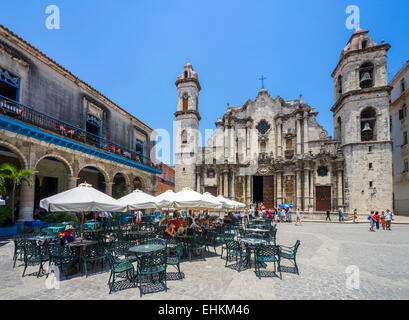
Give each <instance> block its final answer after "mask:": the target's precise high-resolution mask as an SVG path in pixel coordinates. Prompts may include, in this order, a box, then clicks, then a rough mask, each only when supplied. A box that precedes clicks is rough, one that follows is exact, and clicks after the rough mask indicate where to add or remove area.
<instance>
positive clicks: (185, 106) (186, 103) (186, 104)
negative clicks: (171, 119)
mask: <svg viewBox="0 0 409 320" xmlns="http://www.w3.org/2000/svg"><path fill="white" fill-rule="evenodd" d="M188 107H189V96H188V95H187V93H185V94H183V111H186V110H187V109H188Z"/></svg>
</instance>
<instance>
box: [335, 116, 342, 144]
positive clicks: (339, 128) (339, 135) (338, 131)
mask: <svg viewBox="0 0 409 320" xmlns="http://www.w3.org/2000/svg"><path fill="white" fill-rule="evenodd" d="M335 132H336V140H338V141H341V140H342V121H341V117H338V119H337V126H336V129H335Z"/></svg>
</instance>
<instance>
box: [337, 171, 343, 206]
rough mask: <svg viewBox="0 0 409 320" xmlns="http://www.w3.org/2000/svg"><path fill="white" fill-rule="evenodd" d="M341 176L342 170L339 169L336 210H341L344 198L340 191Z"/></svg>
mask: <svg viewBox="0 0 409 320" xmlns="http://www.w3.org/2000/svg"><path fill="white" fill-rule="evenodd" d="M342 174H343V170H342V168H341V167H338V168H337V176H338V177H337V191H338V192H337V193H338V195H337V197H338V209H339V208H341V209H343V206H344V197H343V190H342Z"/></svg>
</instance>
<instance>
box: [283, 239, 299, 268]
mask: <svg viewBox="0 0 409 320" xmlns="http://www.w3.org/2000/svg"><path fill="white" fill-rule="evenodd" d="M300 244H301V242H300V240H297V241H296V242H295V245H294V246H293V247H286V246H281V245H280V246H279V247H280V250H279V257H280V259H287V260H291V261H294V265H295V270H296V271H297V274H300V273H299V272H298V266H297V261H296V256H297V250H298V247H299V246H300Z"/></svg>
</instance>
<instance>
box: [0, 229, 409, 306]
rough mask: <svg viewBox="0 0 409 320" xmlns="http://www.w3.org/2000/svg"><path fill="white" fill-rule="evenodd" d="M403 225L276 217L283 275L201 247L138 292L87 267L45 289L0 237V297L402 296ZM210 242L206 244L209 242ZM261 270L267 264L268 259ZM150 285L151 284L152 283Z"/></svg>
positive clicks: (405, 283)
mask: <svg viewBox="0 0 409 320" xmlns="http://www.w3.org/2000/svg"><path fill="white" fill-rule="evenodd" d="M408 234H409V225H405V224H400V225H398V224H396V225H392V231H382V230H381V231H378V232H370V231H368V224H364V223H360V224H338V223H327V224H325V223H313V222H305V223H304V225H303V226H295V225H294V224H293V223H292V224H279V225H278V232H277V243H278V244H282V245H286V246H290V245H293V244H294V243H295V241H296V240H297V239H299V240H300V241H301V246H300V248H299V252H298V255H297V257H298V259H297V263H298V266H299V270H300V275H297V274H295V273H294V269H293V268H292V264H291V262H290V261H286V260H284V261H283V270H282V271H283V273H282V277H283V279H282V280H280V279H279V278H278V277H274V274H273V273H266V275H268V277H262V278H261V280H260V279H259V278H258V277H257V276H256V275H255V273H254V268H252V269H249V268H247V269H245V270H243V271H242V272H238V271H237V270H236V266H235V265H234V264H235V262H233V261H232V262H230V263H229V264H228V266H230V265H232V266H231V267H225V259H220V252H221V248H220V247H219V248H217V254H218V255H217V256H216V255H214V254H207V257H206V261H203V260H198V259H196V260H193V261H192V262H189V261H184V262H182V264H181V271H182V272H183V274H184V278H183V279H182V280H176V279H177V278H178V277H177V273H176V269H174V268H173V267H168V278H169V279H168V288H169V290H168V291H167V292H153V293H148V294H146V295H143V297H142V298H140V296H139V288H134V287H132V286H131V285H130V284H129V283H128V282H126V281H123V282H122V283H119V285H118V288H117V289H118V290H117V291H116V292H113V293H112V294H108V292H109V288H108V285H107V281H108V278H109V271H108V270H107V271H101V270H100V269H98V270H97V271H94V272H92V273H91V274H90V275H89V276H88V278H86V277H85V276H74V277H71V278H69V279H68V280H63V281H61V282H60V288H59V289H47V287H46V277H45V276H42V277H40V278H37V277H36V275H35V274H34V273H35V272H37V270H38V267H29V268H28V269H27V271H28V272H27V274H28V275H27V276H25V277H24V278H22V277H21V274H22V272H23V267H22V264H21V262H20V263H19V262H17V265H16V268H14V269H13V264H12V254H13V243H12V242H10V241H0V299H97V300H101V299H134V300H139V299H145V300H146V299H160V300H164V299H172V300H173V299H177V300H179V299H182V300H183V299H194V300H196V299H204V300H209V299H214V300H222V299H273V300H287V299H388V300H399V299H409V270H408V265H409V237H408ZM211 250H212V249H211ZM351 265H353V266H357V267H358V268H359V275H360V282H359V289H348V288H347V286H346V279H347V277H348V276H349V274H347V273H346V268H347V267H348V266H351ZM267 270H273V265H272V264H269V265H268V269H267ZM152 290H153V291H155V288H153V289H152Z"/></svg>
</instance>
